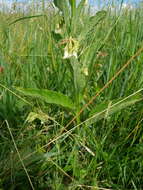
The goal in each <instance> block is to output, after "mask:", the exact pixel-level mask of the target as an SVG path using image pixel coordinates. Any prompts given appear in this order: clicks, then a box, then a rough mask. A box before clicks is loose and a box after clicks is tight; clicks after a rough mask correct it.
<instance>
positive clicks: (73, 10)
mask: <svg viewBox="0 0 143 190" xmlns="http://www.w3.org/2000/svg"><path fill="white" fill-rule="evenodd" d="M69 4H70V6H71V13H72V17H73V16H74V15H75V11H76V0H69Z"/></svg>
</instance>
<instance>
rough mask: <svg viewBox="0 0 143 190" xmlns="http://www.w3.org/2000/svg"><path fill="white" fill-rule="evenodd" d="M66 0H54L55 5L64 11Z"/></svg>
mask: <svg viewBox="0 0 143 190" xmlns="http://www.w3.org/2000/svg"><path fill="white" fill-rule="evenodd" d="M64 1H65V0H54V5H55V6H56V7H57V8H58V9H59V10H60V11H63V7H64Z"/></svg>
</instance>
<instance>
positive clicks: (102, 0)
mask: <svg viewBox="0 0 143 190" xmlns="http://www.w3.org/2000/svg"><path fill="white" fill-rule="evenodd" d="M5 1H7V2H14V1H16V0H5ZM20 1H21V2H22V1H28V0H17V2H20ZM37 1H38V0H37ZM89 1H90V2H91V3H92V4H94V3H95V2H97V1H99V2H105V0H89ZM117 1H118V2H121V0H117ZM139 1H140V0H124V2H125V3H127V2H128V3H137V2H139ZM106 2H107V0H106Z"/></svg>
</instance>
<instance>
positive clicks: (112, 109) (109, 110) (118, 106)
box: [85, 90, 143, 124]
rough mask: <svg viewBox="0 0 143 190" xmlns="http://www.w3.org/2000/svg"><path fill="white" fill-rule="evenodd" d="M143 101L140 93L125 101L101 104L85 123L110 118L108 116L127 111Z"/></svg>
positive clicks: (119, 100)
mask: <svg viewBox="0 0 143 190" xmlns="http://www.w3.org/2000/svg"><path fill="white" fill-rule="evenodd" d="M140 91H141V90H140ZM142 100H143V96H142V95H141V94H140V93H133V94H132V95H130V96H128V97H126V98H124V99H118V100H113V101H110V102H104V103H101V104H100V105H97V106H96V107H95V108H94V109H93V110H92V111H91V113H90V118H89V119H87V122H85V123H87V124H92V123H94V122H97V121H99V120H101V119H103V118H108V116H111V115H112V114H114V113H116V112H118V111H121V110H122V109H125V108H127V107H129V106H132V105H134V104H135V103H137V102H139V101H142Z"/></svg>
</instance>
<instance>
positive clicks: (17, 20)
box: [9, 15, 45, 25]
mask: <svg viewBox="0 0 143 190" xmlns="http://www.w3.org/2000/svg"><path fill="white" fill-rule="evenodd" d="M41 16H45V15H33V16H25V17H20V18H18V19H16V20H14V21H13V22H11V23H10V24H9V25H12V24H15V23H17V22H19V21H22V20H26V19H31V18H37V17H41Z"/></svg>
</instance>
